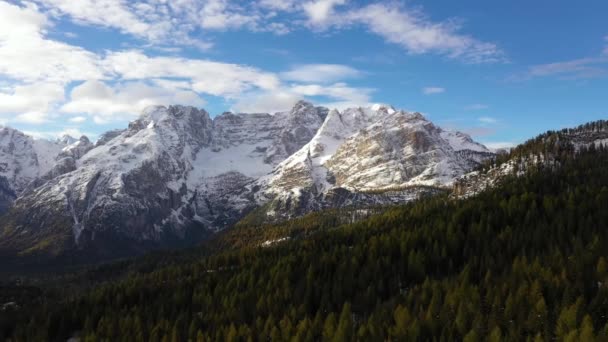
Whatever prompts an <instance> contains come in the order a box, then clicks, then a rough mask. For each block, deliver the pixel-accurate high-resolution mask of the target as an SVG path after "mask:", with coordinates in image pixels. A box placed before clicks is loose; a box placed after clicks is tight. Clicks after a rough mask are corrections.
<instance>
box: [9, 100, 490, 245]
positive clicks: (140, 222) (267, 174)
mask: <svg viewBox="0 0 608 342" xmlns="http://www.w3.org/2000/svg"><path fill="white" fill-rule="evenodd" d="M63 140H65V139H62V141H63ZM69 142H71V144H69V145H68V146H63V147H62V148H61V149H60V150H58V151H57V153H56V155H55V157H54V158H53V162H49V163H48V166H47V168H45V169H43V170H40V171H38V172H37V173H36V174H35V176H32V178H36V179H37V180H36V181H35V182H31V180H30V181H29V184H30V186H29V187H27V188H26V187H25V185H24V186H23V188H25V189H26V190H25V191H24V192H23V193H22V194H21V195H20V196H19V198H18V199H17V200H16V202H15V204H14V206H13V208H12V209H11V211H10V213H9V214H8V215H6V216H5V217H4V220H3V222H2V223H0V249H2V248H4V249H6V248H10V249H12V250H15V251H23V250H27V251H28V253H35V252H45V253H52V254H59V253H61V251H63V250H66V249H74V248H78V249H81V250H82V249H95V250H96V251H98V252H99V253H101V255H116V254H121V252H122V253H129V252H137V251H138V250H140V249H141V248H143V249H147V248H150V247H158V246H171V245H174V244H175V243H176V242H183V241H191V242H192V241H196V240H197V239H198V238H200V237H201V236H202V235H205V234H208V233H209V232H212V231H217V230H220V229H223V228H225V227H227V226H229V225H230V224H232V223H234V222H236V221H237V220H238V219H239V218H241V217H242V216H243V215H244V214H246V213H247V212H249V211H251V210H252V209H254V208H260V207H262V206H264V207H266V208H268V209H269V210H270V213H271V214H272V213H273V212H274V216H273V217H274V218H277V217H290V216H294V215H300V214H303V213H306V212H308V211H310V210H316V209H320V208H324V207H332V206H342V205H356V204H363V205H369V204H374V203H395V202H403V201H407V200H411V199H413V198H415V197H416V196H417V195H418V194H419V193H420V191H421V190H420V188H419V187H418V186H429V185H430V186H447V185H449V184H451V182H452V181H453V180H454V179H455V178H456V177H458V176H460V175H462V174H464V173H465V172H467V171H469V170H470V169H471V168H472V167H473V166H474V165H477V163H478V162H479V161H481V160H482V159H484V158H488V157H490V156H492V154H491V153H490V152H489V151H488V150H487V149H486V148H485V147H484V146H483V145H480V144H477V143H475V142H474V141H473V140H472V139H471V138H470V137H469V136H467V135H466V134H462V133H458V132H448V131H444V130H442V129H440V128H438V127H436V126H435V125H433V124H432V123H431V122H430V121H428V120H426V119H425V118H424V117H423V116H422V115H420V114H418V113H406V112H403V111H397V110H395V109H394V108H392V107H390V106H383V105H377V106H373V107H370V108H351V109H347V110H344V111H337V110H332V111H328V110H327V109H326V108H322V107H315V106H313V105H311V104H310V103H307V102H298V103H297V104H296V105H295V106H294V108H292V109H291V110H290V111H287V112H280V113H275V114H267V113H257V114H235V113H223V114H221V115H219V116H217V117H215V118H213V119H212V118H211V117H210V116H209V114H208V113H207V112H206V111H204V110H199V109H196V108H193V107H184V106H169V107H164V106H156V107H150V108H148V109H146V110H145V111H144V112H143V113H142V114H141V116H140V117H139V118H138V119H137V120H135V121H133V122H131V123H130V124H129V127H128V128H127V129H125V130H116V131H111V132H108V133H106V134H104V135H102V136H101V137H100V139H99V140H98V141H97V142H96V143H95V144H94V145H93V144H92V143H91V142H90V141H89V140H88V139H87V138H86V137H82V138H81V139H79V140H78V141H68V140H65V143H69ZM57 144H60V143H57ZM1 186H2V183H0V187H1ZM413 187H415V188H413ZM267 204H269V206H268V205H267ZM295 207H297V208H298V210H294V208H295ZM277 211H281V213H280V214H279V215H277V214H276V213H277ZM127 250H128V251H127Z"/></svg>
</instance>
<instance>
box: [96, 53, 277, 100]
mask: <svg viewBox="0 0 608 342" xmlns="http://www.w3.org/2000/svg"><path fill="white" fill-rule="evenodd" d="M104 65H105V66H106V68H107V69H108V70H110V71H111V72H112V73H114V74H116V75H119V76H120V78H122V79H127V80H144V79H150V78H169V77H171V78H183V79H188V80H190V81H191V83H192V90H194V91H196V92H202V93H207V94H211V95H215V96H225V97H231V96H236V95H238V94H240V93H242V92H245V91H247V90H250V89H252V88H261V89H275V88H277V87H278V86H279V84H280V81H279V79H278V77H277V76H276V75H274V74H272V73H267V72H263V71H260V70H258V69H255V68H251V67H247V66H242V65H238V64H229V63H220V62H214V61H209V60H202V59H186V58H179V57H148V56H146V55H145V54H143V53H141V52H139V51H124V52H113V53H110V54H108V56H107V57H106V58H105V59H104Z"/></svg>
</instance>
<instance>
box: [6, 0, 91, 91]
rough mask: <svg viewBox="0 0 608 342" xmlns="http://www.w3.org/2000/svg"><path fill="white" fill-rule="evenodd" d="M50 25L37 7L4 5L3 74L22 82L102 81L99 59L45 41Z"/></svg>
mask: <svg viewBox="0 0 608 342" xmlns="http://www.w3.org/2000/svg"><path fill="white" fill-rule="evenodd" d="M48 25H49V22H48V21H47V20H46V17H45V16H44V15H42V14H40V12H38V10H37V8H36V6H34V5H31V4H28V5H27V6H25V7H20V6H17V5H13V4H9V3H6V2H0V74H4V75H6V76H8V77H11V78H14V79H18V80H20V81H21V82H34V81H40V80H44V81H46V82H69V81H71V80H75V79H79V78H82V77H88V78H99V77H102V73H101V72H100V70H99V68H98V66H97V64H96V63H97V59H96V56H95V55H94V54H92V53H90V52H89V51H86V50H84V49H82V48H79V47H75V46H71V45H68V44H65V43H61V42H57V41H53V40H48V39H45V38H44V32H45V29H46V27H47V26H48Z"/></svg>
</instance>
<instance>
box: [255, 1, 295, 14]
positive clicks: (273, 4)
mask: <svg viewBox="0 0 608 342" xmlns="http://www.w3.org/2000/svg"><path fill="white" fill-rule="evenodd" d="M297 2H298V1H297V0H260V1H259V2H258V5H259V6H261V7H263V8H268V9H272V10H280V11H292V10H294V9H295V8H296V3H297Z"/></svg>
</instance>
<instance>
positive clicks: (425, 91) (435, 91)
mask: <svg viewBox="0 0 608 342" xmlns="http://www.w3.org/2000/svg"><path fill="white" fill-rule="evenodd" d="M443 92H445V88H441V87H424V88H422V93H423V94H424V95H433V94H441V93H443Z"/></svg>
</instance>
